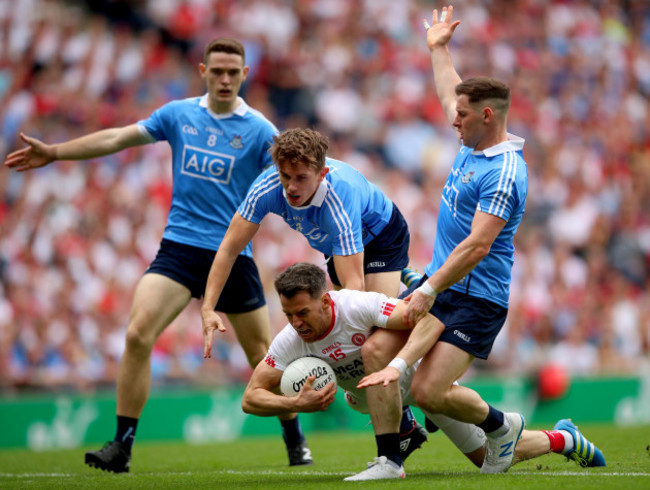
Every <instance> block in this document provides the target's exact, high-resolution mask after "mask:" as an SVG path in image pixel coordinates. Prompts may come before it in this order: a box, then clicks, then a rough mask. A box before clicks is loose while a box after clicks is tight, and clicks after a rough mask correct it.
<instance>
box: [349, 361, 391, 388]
mask: <svg viewBox="0 0 650 490" xmlns="http://www.w3.org/2000/svg"><path fill="white" fill-rule="evenodd" d="M401 375H402V373H400V372H399V369H397V368H394V367H392V366H386V367H385V368H384V369H382V370H381V371H377V372H376V373H372V374H369V375H367V376H365V377H364V378H363V379H362V380H361V381H359V384H357V388H367V387H368V386H377V385H382V386H388V385H389V384H390V383H392V382H394V381H397V380H399V378H400V376H401Z"/></svg>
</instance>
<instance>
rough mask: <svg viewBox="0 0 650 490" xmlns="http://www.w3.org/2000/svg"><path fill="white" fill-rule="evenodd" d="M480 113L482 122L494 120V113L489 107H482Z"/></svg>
mask: <svg viewBox="0 0 650 490" xmlns="http://www.w3.org/2000/svg"><path fill="white" fill-rule="evenodd" d="M482 112H483V121H484V122H489V121H491V120H492V119H493V118H494V111H493V110H492V108H491V107H484V108H483V111H482Z"/></svg>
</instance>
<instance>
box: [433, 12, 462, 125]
mask: <svg viewBox="0 0 650 490" xmlns="http://www.w3.org/2000/svg"><path fill="white" fill-rule="evenodd" d="M453 12H454V7H453V6H451V5H450V6H449V7H443V8H442V11H441V14H440V20H439V19H438V9H434V10H433V15H432V20H431V22H432V25H431V26H428V22H427V21H425V28H427V26H428V28H427V46H428V47H429V51H430V52H431V65H432V66H433V79H434V83H435V86H436V92H437V93H438V98H439V99H440V104H441V105H442V108H443V109H444V111H445V114H446V115H447V119H449V122H452V121H453V120H454V118H455V117H456V93H455V92H454V88H455V87H456V85H458V84H459V83H461V82H462V80H461V78H460V76H459V75H458V73H457V72H456V70H455V68H454V65H453V64H452V62H451V55H450V53H449V41H450V40H451V37H452V35H453V34H454V31H455V30H456V27H458V25H459V24H460V21H458V20H457V21H455V22H452V16H453Z"/></svg>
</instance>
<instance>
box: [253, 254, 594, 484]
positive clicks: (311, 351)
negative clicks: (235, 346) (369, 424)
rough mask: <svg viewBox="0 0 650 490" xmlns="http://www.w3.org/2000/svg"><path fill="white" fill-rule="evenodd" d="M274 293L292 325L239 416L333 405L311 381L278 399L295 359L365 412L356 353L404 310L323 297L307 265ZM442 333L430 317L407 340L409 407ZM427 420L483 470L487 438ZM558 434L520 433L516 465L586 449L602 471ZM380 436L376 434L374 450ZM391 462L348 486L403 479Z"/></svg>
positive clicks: (403, 383) (575, 435) (570, 432)
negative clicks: (426, 355) (320, 365)
mask: <svg viewBox="0 0 650 490" xmlns="http://www.w3.org/2000/svg"><path fill="white" fill-rule="evenodd" d="M275 288H276V290H277V292H278V294H279V296H280V302H281V304H282V309H283V311H284V313H285V314H286V316H287V318H288V320H289V324H288V325H287V326H286V327H285V328H284V329H283V330H282V331H281V332H280V333H278V335H277V336H276V337H275V338H274V339H273V342H272V343H271V346H270V347H269V351H268V353H267V355H266V357H265V359H264V361H263V362H260V364H259V365H258V366H257V367H256V368H255V371H254V372H253V375H252V376H251V379H250V381H249V383H248V386H247V387H246V391H245V392H244V397H243V400H242V407H243V409H244V411H245V412H247V413H252V414H255V415H260V416H272V415H278V414H281V413H283V412H286V411H296V412H313V411H319V410H325V409H327V407H328V406H329V405H330V404H331V403H332V402H333V401H334V395H335V392H336V387H335V384H330V385H327V386H325V387H324V388H322V389H321V390H319V391H316V390H314V389H313V387H312V385H311V383H312V382H313V378H311V379H309V378H308V380H307V382H306V384H305V385H304V386H303V387H302V389H301V390H300V393H299V394H298V396H296V397H285V396H281V395H277V394H276V392H277V388H278V386H279V385H280V381H281V379H282V373H283V371H284V370H285V369H286V368H287V366H288V365H289V364H290V363H291V362H292V361H294V360H295V359H298V358H301V357H305V356H313V357H316V358H318V359H322V360H323V361H325V362H327V363H328V364H329V365H330V366H331V367H332V369H333V371H334V373H335V375H336V379H337V383H338V385H339V386H341V388H343V389H344V390H345V398H346V401H347V402H348V404H349V406H350V407H351V408H353V409H354V410H357V411H360V412H362V413H368V406H367V401H366V390H363V389H359V388H357V384H358V383H359V381H361V379H362V378H363V377H364V375H365V374H364V367H363V362H362V360H361V347H362V345H363V343H364V342H365V340H366V339H367V338H368V337H369V336H370V335H371V333H372V332H373V330H374V329H375V328H376V327H378V328H380V329H396V330H399V331H403V330H404V329H405V328H407V327H406V325H405V323H404V315H405V314H406V311H407V306H406V303H405V302H404V301H401V300H397V299H395V298H390V297H388V296H386V295H384V294H381V293H375V292H361V291H350V290H340V291H327V282H326V276H325V273H324V271H322V270H321V269H320V268H319V267H317V266H315V265H313V264H306V263H299V264H294V265H292V266H290V267H288V268H287V269H286V270H285V271H283V272H282V273H281V274H280V275H279V276H278V277H277V278H276V281H275ZM443 329H444V327H443V325H442V324H441V323H440V321H438V320H437V319H436V318H435V317H434V316H433V315H431V314H427V315H425V316H424V317H422V319H420V321H419V322H418V324H417V325H416V327H415V329H414V330H413V333H412V334H411V338H412V339H413V340H412V342H409V343H408V344H407V345H406V346H405V347H404V348H403V349H402V350H401V351H400V357H401V358H402V359H403V360H404V362H405V367H404V370H403V374H402V376H401V377H400V378H399V390H400V392H401V395H402V397H403V398H404V400H405V401H407V402H409V403H413V401H414V400H413V398H412V397H411V394H410V383H411V381H412V379H413V376H414V374H415V372H416V370H417V367H418V362H419V361H418V356H419V352H424V351H428V350H430V349H431V346H433V344H434V343H435V342H436V339H437V337H438V335H439V334H440V333H441V332H442V331H443ZM396 385H397V383H396ZM425 414H426V415H427V416H428V417H430V418H431V420H433V421H435V423H436V424H437V425H438V426H439V427H440V428H441V430H442V431H443V432H444V433H445V434H446V435H447V436H448V437H449V439H450V440H451V441H452V442H453V443H454V444H455V445H456V446H457V447H458V448H459V449H460V450H461V451H462V452H463V453H464V454H465V455H466V456H467V458H468V459H470V461H472V463H474V464H475V465H476V466H478V467H480V466H481V465H482V463H483V459H484V457H485V450H484V445H485V440H486V438H485V434H484V433H483V431H482V430H481V429H479V428H478V427H476V426H475V425H470V424H467V423H463V422H458V421H456V420H453V419H451V418H449V417H446V416H444V415H437V414H432V413H427V412H426V411H425ZM556 429H557V430H553V431H524V432H523V434H522V438H521V442H520V443H519V445H518V446H517V449H516V454H515V459H516V461H523V460H526V459H530V458H534V457H537V456H540V455H542V454H546V453H548V452H551V451H552V452H556V453H559V454H565V455H567V456H568V457H571V454H573V453H575V447H576V446H578V447H581V448H582V447H585V448H587V449H586V450H585V451H584V452H589V451H590V452H591V454H597V456H598V458H599V459H598V460H597V461H598V462H601V463H602V464H599V465H598V466H603V465H604V464H605V461H604V458H603V457H602V453H600V451H599V450H598V449H597V448H596V447H595V446H594V445H593V444H592V443H590V442H589V441H587V440H586V439H585V438H584V436H582V434H581V433H580V432H579V431H577V428H576V427H575V426H573V424H571V423H570V422H569V421H566V420H565V421H561V423H558V426H556ZM381 437H382V436H381V435H379V434H376V439H377V445H378V447H379V443H380V438H381ZM571 451H573V453H572V452H571ZM396 456H397V455H395V454H393V455H382V454H378V456H377V458H375V460H374V461H373V462H372V463H370V465H369V467H368V469H366V470H365V471H363V472H361V473H359V474H357V475H353V476H351V477H348V478H346V480H348V481H363V480H374V479H390V478H403V477H404V476H405V472H404V467H403V465H402V464H401V463H400V462H399V460H398V459H397V458H396ZM592 466H596V465H595V464H594V465H592Z"/></svg>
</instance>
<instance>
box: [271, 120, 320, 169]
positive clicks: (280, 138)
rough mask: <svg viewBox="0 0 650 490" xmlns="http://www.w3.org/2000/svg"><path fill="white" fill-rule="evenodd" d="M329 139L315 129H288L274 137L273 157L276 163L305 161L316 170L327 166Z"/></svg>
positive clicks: (304, 162)
mask: <svg viewBox="0 0 650 490" xmlns="http://www.w3.org/2000/svg"><path fill="white" fill-rule="evenodd" d="M328 148H329V140H328V139H327V137H326V136H323V135H322V134H320V133H319V132H318V131H314V130H313V129H303V128H294V129H287V130H286V131H283V132H282V133H280V134H279V135H277V136H275V137H274V138H273V145H272V146H271V157H272V158H273V161H274V162H275V164H276V165H279V164H280V163H282V162H287V163H291V164H298V163H303V164H306V165H308V166H310V167H312V168H315V169H316V170H319V171H320V170H322V169H323V168H324V167H325V156H326V155H327V149H328Z"/></svg>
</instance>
